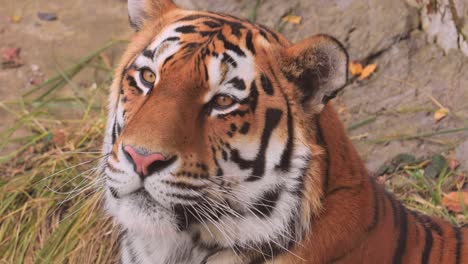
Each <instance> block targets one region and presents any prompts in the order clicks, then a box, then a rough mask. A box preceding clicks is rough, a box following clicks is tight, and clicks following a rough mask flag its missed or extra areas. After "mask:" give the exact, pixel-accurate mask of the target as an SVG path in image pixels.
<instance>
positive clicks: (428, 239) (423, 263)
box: [421, 226, 433, 264]
mask: <svg viewBox="0 0 468 264" xmlns="http://www.w3.org/2000/svg"><path fill="white" fill-rule="evenodd" d="M423 227H424V233H425V234H426V241H425V242H424V250H423V253H422V258H421V264H426V263H429V257H430V256H431V249H432V240H433V238H432V232H431V230H429V228H427V227H425V226H423Z"/></svg>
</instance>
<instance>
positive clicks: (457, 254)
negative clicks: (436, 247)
mask: <svg viewBox="0 0 468 264" xmlns="http://www.w3.org/2000/svg"><path fill="white" fill-rule="evenodd" d="M453 231H454V232H455V239H456V240H457V244H456V246H455V263H456V264H460V263H462V262H461V246H462V243H463V237H462V235H461V233H460V228H458V227H456V226H454V227H453Z"/></svg>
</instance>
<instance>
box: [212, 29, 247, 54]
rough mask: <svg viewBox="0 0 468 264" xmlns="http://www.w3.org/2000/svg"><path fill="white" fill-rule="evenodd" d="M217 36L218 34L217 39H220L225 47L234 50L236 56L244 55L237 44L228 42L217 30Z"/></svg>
mask: <svg viewBox="0 0 468 264" xmlns="http://www.w3.org/2000/svg"><path fill="white" fill-rule="evenodd" d="M217 36H218V39H219V40H220V41H222V42H223V44H224V48H225V49H228V50H232V51H233V52H235V53H236V54H237V55H238V56H241V57H245V53H244V52H243V51H242V49H241V48H239V46H237V45H234V44H233V43H232V42H230V41H229V40H227V39H226V38H225V37H224V35H223V34H222V32H219V34H218V35H217Z"/></svg>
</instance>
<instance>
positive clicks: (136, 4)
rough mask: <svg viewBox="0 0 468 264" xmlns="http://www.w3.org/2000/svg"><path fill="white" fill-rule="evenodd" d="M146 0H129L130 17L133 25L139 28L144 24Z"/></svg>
mask: <svg viewBox="0 0 468 264" xmlns="http://www.w3.org/2000/svg"><path fill="white" fill-rule="evenodd" d="M144 5H145V1H144V0H128V18H129V19H130V23H131V25H132V27H134V28H136V29H139V28H140V27H141V26H142V24H143V17H144V15H145V14H144Z"/></svg>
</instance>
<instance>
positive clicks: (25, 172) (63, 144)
mask: <svg viewBox="0 0 468 264" xmlns="http://www.w3.org/2000/svg"><path fill="white" fill-rule="evenodd" d="M114 44H115V43H111V44H109V45H106V46H105V47H103V48H102V49H100V50H98V51H96V52H93V53H92V54H90V55H89V56H88V57H86V58H84V59H82V60H80V61H79V62H78V63H77V64H76V65H74V66H73V67H71V68H69V69H67V70H64V71H62V72H60V73H59V74H58V75H57V76H54V77H52V78H51V79H49V80H48V81H46V82H45V83H43V84H42V85H40V86H38V87H35V88H34V89H33V90H31V91H30V92H29V93H27V94H25V96H24V97H23V98H22V100H20V101H16V102H1V103H0V106H1V107H2V108H3V109H4V110H6V111H8V112H9V113H10V114H11V115H12V116H14V117H15V122H14V124H12V125H11V127H9V128H8V129H6V130H5V131H2V132H1V134H0V136H1V138H2V140H1V142H2V143H1V145H0V151H1V152H2V153H5V149H10V150H11V149H12V150H11V151H9V152H6V154H5V155H3V156H0V175H2V177H1V178H0V223H1V224H0V256H1V257H0V263H115V262H116V259H117V258H118V250H117V249H118V245H117V241H118V239H117V236H118V231H117V230H118V228H116V227H114V226H113V223H112V222H111V221H110V220H109V219H108V218H106V217H105V216H104V214H103V213H102V209H101V203H102V199H101V198H102V197H101V196H102V192H101V191H100V189H101V188H100V184H101V183H102V182H101V180H99V179H101V178H100V177H98V175H97V174H98V173H99V170H98V168H97V164H98V161H99V159H100V158H101V153H100V147H101V145H102V134H103V129H104V126H105V111H104V109H103V108H104V107H105V104H102V102H103V100H106V99H105V98H106V94H107V86H108V85H109V81H110V80H108V81H104V82H103V83H100V84H98V85H97V86H95V85H94V87H80V88H82V89H81V94H82V95H83V96H82V97H74V96H71V97H64V96H61V95H59V94H64V91H63V89H72V87H75V88H77V87H78V86H79V85H78V84H75V83H72V81H71V79H72V78H73V77H74V76H75V75H76V74H78V73H79V72H80V71H81V70H83V69H84V68H85V67H90V63H91V62H92V63H97V64H98V65H99V64H101V63H102V61H100V60H98V58H97V57H98V55H99V54H100V53H101V52H102V51H103V50H104V49H106V48H108V47H110V46H112V45H114ZM108 73H109V74H108V76H110V75H111V74H110V72H108ZM66 84H68V85H66ZM60 89H62V91H59V90H60ZM65 94H66V93H65ZM104 102H105V101H104ZM63 113H73V114H65V115H68V117H67V118H64V116H65V115H64V114H63ZM19 134H25V135H26V136H21V137H17V135H19ZM2 150H3V151H2Z"/></svg>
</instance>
